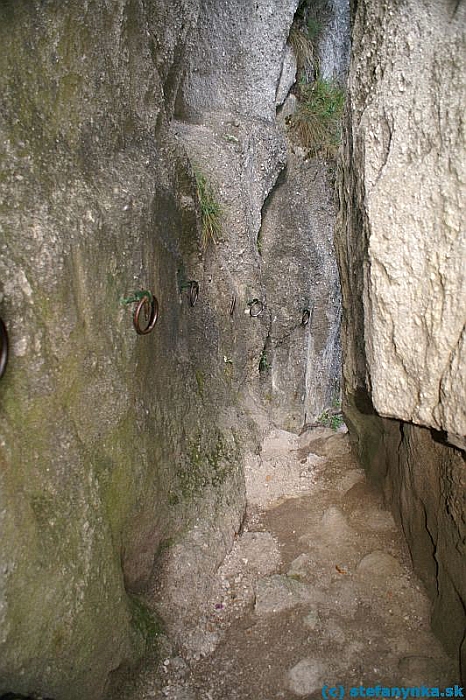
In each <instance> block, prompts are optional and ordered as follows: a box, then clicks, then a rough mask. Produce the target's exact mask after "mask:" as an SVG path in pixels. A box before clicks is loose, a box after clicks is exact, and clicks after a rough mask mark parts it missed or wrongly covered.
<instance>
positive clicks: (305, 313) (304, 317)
mask: <svg viewBox="0 0 466 700" xmlns="http://www.w3.org/2000/svg"><path fill="white" fill-rule="evenodd" d="M310 320H311V312H310V310H309V309H303V315H302V317H301V325H302V326H307V325H308V324H309V321H310Z"/></svg>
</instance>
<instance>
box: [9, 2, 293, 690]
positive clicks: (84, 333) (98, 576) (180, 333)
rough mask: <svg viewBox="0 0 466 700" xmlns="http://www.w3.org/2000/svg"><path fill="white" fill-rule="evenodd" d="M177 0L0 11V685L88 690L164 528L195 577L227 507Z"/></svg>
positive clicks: (122, 650)
mask: <svg viewBox="0 0 466 700" xmlns="http://www.w3.org/2000/svg"><path fill="white" fill-rule="evenodd" d="M197 14H198V7H197V4H196V2H176V3H163V2H158V3H156V4H154V3H153V4H152V5H150V6H149V5H143V4H141V3H139V4H138V3H129V2H125V1H124V0H121V1H119V2H117V3H113V4H111V6H108V5H105V4H98V3H97V4H96V3H90V4H89V3H88V4H85V6H83V4H82V3H77V2H69V3H67V5H66V9H64V8H63V6H62V4H61V3H57V2H50V3H45V4H44V3H29V2H17V3H14V4H9V3H7V4H3V5H2V8H1V9H0V41H1V44H2V52H1V53H2V55H1V58H0V63H1V66H0V81H1V92H2V106H1V110H0V111H1V113H0V119H1V124H0V129H1V140H0V141H1V147H0V148H1V152H0V163H1V171H2V176H1V179H0V200H1V205H0V227H1V251H0V291H1V294H2V301H1V316H2V318H3V319H4V321H5V322H6V325H7V328H8V331H9V335H10V343H11V355H10V362H9V365H8V368H7V371H6V374H5V376H4V377H3V379H2V380H1V385H0V392H1V399H0V400H1V419H0V435H1V437H0V463H1V470H0V471H1V475H0V501H1V503H0V519H1V530H2V551H1V553H0V621H1V624H0V695H2V694H3V693H8V692H15V693H20V694H22V695H26V696H29V695H31V694H34V695H40V696H44V697H52V698H54V699H55V700H65V699H66V700H83V698H95V699H97V698H99V697H101V696H102V693H103V690H104V688H105V685H106V682H107V678H108V676H109V674H110V673H111V672H112V671H113V670H115V669H116V668H118V667H119V666H120V665H121V664H126V663H130V662H132V661H134V660H135V659H136V658H137V657H138V656H140V654H141V653H142V651H143V649H144V636H147V633H148V632H150V630H151V629H152V630H153V625H151V624H150V614H149V613H148V612H147V611H146V612H144V608H142V612H141V604H140V602H138V601H135V600H134V598H133V596H134V595H135V594H137V593H139V592H141V591H142V590H144V588H145V587H146V586H147V585H148V581H149V578H150V576H151V573H152V572H153V571H154V570H155V571H157V569H158V567H159V566H160V564H161V560H160V557H159V556H158V551H159V549H160V548H164V547H163V546H162V545H163V543H165V542H167V540H168V541H171V538H177V543H178V544H179V545H180V543H181V542H183V541H184V542H185V549H184V552H185V557H186V558H188V559H189V557H190V552H191V551H192V550H195V556H192V560H193V566H192V569H193V570H196V571H197V572H200V574H199V577H198V579H196V578H195V583H196V585H197V586H198V587H199V589H201V590H204V589H205V586H204V583H205V581H208V578H209V572H211V571H212V570H215V568H216V567H217V566H218V565H219V563H220V562H221V560H222V558H223V556H224V554H225V552H226V551H227V550H228V548H229V547H230V546H231V542H232V538H233V534H234V531H235V530H237V529H238V528H239V525H240V522H241V518H242V514H243V509H244V498H245V496H244V485H243V476H242V472H241V449H242V448H241V443H242V440H243V438H242V436H241V434H240V433H241V432H242V427H240V429H239V431H238V432H235V433H234V432H233V430H232V428H233V425H234V423H233V421H232V420H231V415H232V414H234V415H235V416H236V404H235V397H234V395H233V393H232V392H231V390H230V389H231V387H229V386H228V385H227V383H226V378H225V373H224V370H225V363H224V360H223V355H224V352H223V348H222V347H220V345H219V343H218V338H219V337H221V336H222V333H223V330H222V329H225V328H226V329H229V328H230V320H229V318H228V316H226V317H225V316H223V315H222V316H217V314H216V313H215V299H217V298H218V295H219V290H218V288H217V286H216V281H214V282H212V283H209V282H208V280H207V278H206V277H205V276H204V270H203V268H202V264H201V263H200V258H199V252H200V225H199V216H198V212H197V209H196V204H195V201H194V195H195V189H194V182H193V177H192V171H191V167H190V164H189V162H188V160H187V158H186V155H185V152H184V150H183V148H182V147H181V146H180V144H179V142H177V141H176V140H175V138H174V136H173V135H172V134H171V132H170V130H169V128H168V120H169V119H170V118H171V117H172V110H171V105H172V102H173V100H174V96H175V94H176V91H177V85H178V81H179V76H180V69H181V60H182V57H183V53H184V48H185V40H186V36H187V35H188V34H189V33H190V32H191V30H192V28H193V26H194V25H195V24H196V21H197ZM284 31H285V30H284ZM274 97H275V95H274ZM190 279H197V280H198V281H199V283H200V288H201V294H200V298H199V302H198V304H197V306H196V307H195V308H191V307H190V306H189V303H188V299H187V295H186V293H185V291H181V292H180V283H181V282H184V281H186V280H190ZM141 288H147V289H150V290H152V291H153V293H154V294H155V295H156V296H157V298H158V301H159V305H160V313H159V320H158V322H157V324H156V326H155V328H154V331H153V332H152V333H151V334H150V335H147V336H140V335H137V334H136V333H135V331H134V329H133V325H132V313H133V310H134V305H133V304H129V305H125V304H122V303H121V298H123V297H129V296H131V293H132V292H133V291H135V290H139V289H141ZM239 342H240V343H241V341H239ZM243 351H244V352H245V351H246V349H245V348H244V347H243ZM238 352H240V351H238ZM206 395H209V396H210V397H211V400H209V401H207V400H206ZM196 519H197V521H198V523H199V527H200V530H201V531H202V533H203V540H202V544H206V547H205V548H203V547H202V548H197V549H196V546H197V544H196V541H195V538H193V537H192V536H191V535H190V534H189V533H190V532H191V531H192V529H193V527H194V524H196ZM186 533H188V534H186ZM180 546H181V545H180ZM165 549H166V548H165ZM176 551H177V552H178V550H176ZM186 585H192V579H191V580H187V582H186ZM207 589H208V586H207Z"/></svg>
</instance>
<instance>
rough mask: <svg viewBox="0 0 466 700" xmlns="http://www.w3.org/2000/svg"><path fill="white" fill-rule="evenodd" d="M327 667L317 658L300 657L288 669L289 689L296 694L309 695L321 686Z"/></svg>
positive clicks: (324, 679)
mask: <svg viewBox="0 0 466 700" xmlns="http://www.w3.org/2000/svg"><path fill="white" fill-rule="evenodd" d="M327 672H328V670H327V667H326V666H325V665H324V664H323V663H322V662H321V661H320V660H318V659H311V658H309V659H302V660H301V661H299V662H298V663H297V664H296V666H293V668H292V669H290V670H289V671H288V678H289V686H290V690H292V691H293V693H295V694H296V695H300V696H303V695H309V694H310V693H313V692H314V691H316V690H318V689H320V688H322V685H323V684H324V683H325V681H326V674H327Z"/></svg>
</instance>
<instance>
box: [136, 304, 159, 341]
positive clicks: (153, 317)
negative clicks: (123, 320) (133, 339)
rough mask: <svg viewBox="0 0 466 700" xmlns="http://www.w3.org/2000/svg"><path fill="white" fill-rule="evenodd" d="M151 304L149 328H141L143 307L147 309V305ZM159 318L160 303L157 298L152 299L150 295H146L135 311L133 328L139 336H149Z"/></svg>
mask: <svg viewBox="0 0 466 700" xmlns="http://www.w3.org/2000/svg"><path fill="white" fill-rule="evenodd" d="M149 304H150V316H149V319H148V321H147V326H146V327H145V328H141V326H140V325H139V316H140V314H141V311H142V308H143V306H145V307H146V309H147V305H149ZM158 317H159V302H158V301H157V298H156V297H154V296H153V297H152V298H150V297H149V295H144V296H143V297H142V299H140V301H139V303H138V305H137V306H136V308H135V310H134V315H133V326H134V330H135V331H136V333H137V334H138V335H147V334H148V333H150V332H151V330H152V329H153V328H154V326H155V324H156V323H157V319H158Z"/></svg>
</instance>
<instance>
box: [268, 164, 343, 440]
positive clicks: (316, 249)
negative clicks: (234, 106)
mask: <svg viewBox="0 0 466 700" xmlns="http://www.w3.org/2000/svg"><path fill="white" fill-rule="evenodd" d="M334 223H335V205H334V201H333V192H332V189H331V185H330V183H329V181H328V173H327V171H326V167H325V165H324V164H323V163H322V162H320V161H319V160H318V159H312V160H304V159H303V158H302V157H301V156H299V155H296V154H293V153H290V154H289V156H288V162H287V168H286V171H285V173H284V176H283V178H282V179H281V181H280V183H279V184H278V185H277V187H276V188H275V190H274V191H273V193H272V194H271V195H270V196H269V199H268V201H267V204H266V207H265V209H264V213H263V218H262V227H261V230H260V249H261V257H262V270H263V282H264V285H265V288H266V291H267V305H268V308H269V311H270V328H269V332H268V336H267V340H266V343H265V346H264V353H265V355H266V360H267V366H266V367H265V371H264V372H263V376H262V392H263V396H264V397H265V400H266V401H267V402H268V404H269V406H270V411H271V415H272V416H273V418H274V420H275V421H276V423H277V424H278V425H282V426H283V427H284V428H285V429H286V430H293V429H299V428H300V427H301V426H302V425H303V424H304V423H305V422H313V421H315V420H316V419H317V417H318V416H319V415H320V414H321V413H322V411H323V410H324V409H325V408H326V407H328V406H331V405H332V400H335V399H336V398H338V396H339V379H340V366H341V353H340V342H339V331H340V316H341V300H340V285H339V279H338V270H337V265H336V260H335V253H334V248H333V233H334ZM306 310H307V312H308V313H309V322H308V323H307V325H303V323H302V321H303V313H305V312H306Z"/></svg>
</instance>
